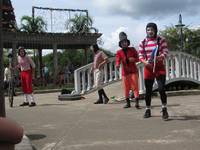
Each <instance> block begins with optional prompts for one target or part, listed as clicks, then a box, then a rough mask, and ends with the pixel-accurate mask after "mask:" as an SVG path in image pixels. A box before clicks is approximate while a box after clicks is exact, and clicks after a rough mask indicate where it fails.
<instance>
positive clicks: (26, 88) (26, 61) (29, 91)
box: [16, 47, 36, 107]
mask: <svg viewBox="0 0 200 150" xmlns="http://www.w3.org/2000/svg"><path fill="white" fill-rule="evenodd" d="M16 68H18V69H19V70H20V77H21V84H22V90H23V92H24V102H23V103H22V104H21V105H20V106H26V105H29V106H30V107H33V106H36V103H35V99H34V96H33V87H32V78H34V69H35V63H34V62H33V60H32V59H31V57H29V56H28V55H27V54H26V51H25V49H24V47H19V50H18V65H17V66H16Z"/></svg>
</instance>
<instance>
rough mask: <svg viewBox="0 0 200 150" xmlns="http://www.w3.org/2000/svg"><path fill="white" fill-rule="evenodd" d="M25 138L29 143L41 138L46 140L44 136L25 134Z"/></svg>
mask: <svg viewBox="0 0 200 150" xmlns="http://www.w3.org/2000/svg"><path fill="white" fill-rule="evenodd" d="M26 136H27V137H28V138H29V139H30V140H31V141H34V140H40V139H43V138H46V137H47V136H46V135H44V134H26Z"/></svg>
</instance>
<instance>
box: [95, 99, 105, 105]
mask: <svg viewBox="0 0 200 150" xmlns="http://www.w3.org/2000/svg"><path fill="white" fill-rule="evenodd" d="M94 104H103V101H102V100H100V99H98V100H97V101H96V102H94Z"/></svg>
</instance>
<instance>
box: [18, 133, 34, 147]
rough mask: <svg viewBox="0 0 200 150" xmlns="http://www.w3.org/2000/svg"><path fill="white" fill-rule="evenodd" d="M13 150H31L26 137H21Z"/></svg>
mask: <svg viewBox="0 0 200 150" xmlns="http://www.w3.org/2000/svg"><path fill="white" fill-rule="evenodd" d="M15 150H33V146H32V144H31V142H30V140H29V138H28V137H27V136H26V135H24V136H23V138H22V141H21V142H20V143H19V144H16V145H15Z"/></svg>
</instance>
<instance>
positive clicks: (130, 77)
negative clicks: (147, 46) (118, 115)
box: [116, 32, 139, 108]
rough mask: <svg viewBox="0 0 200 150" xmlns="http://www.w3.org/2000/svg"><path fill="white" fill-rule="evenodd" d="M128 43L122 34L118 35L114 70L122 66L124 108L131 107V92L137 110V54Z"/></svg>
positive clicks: (124, 34)
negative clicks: (131, 92) (131, 91)
mask: <svg viewBox="0 0 200 150" xmlns="http://www.w3.org/2000/svg"><path fill="white" fill-rule="evenodd" d="M129 45H130V41H129V40H128V39H127V35H126V33H124V32H120V33H119V47H121V49H119V50H118V51H117V54H116V68H117V69H119V67H120V64H122V83H123V89H124V95H125V98H126V105H125V106H124V108H129V107H131V103H130V99H129V92H130V90H133V92H134V97H135V107H136V108H139V88H138V77H139V75H138V69H137V66H136V63H137V62H138V61H139V57H138V53H137V51H136V50H135V48H134V47H129Z"/></svg>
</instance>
